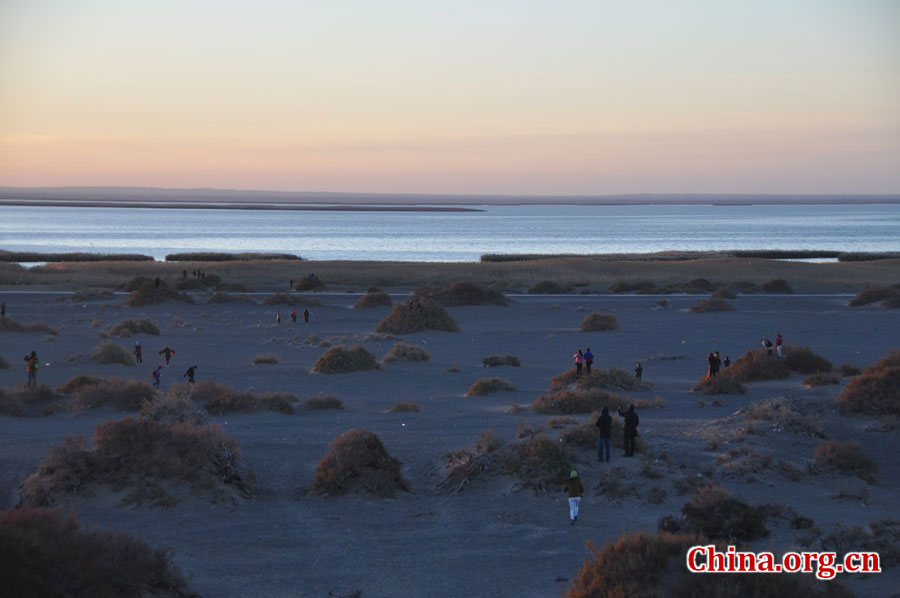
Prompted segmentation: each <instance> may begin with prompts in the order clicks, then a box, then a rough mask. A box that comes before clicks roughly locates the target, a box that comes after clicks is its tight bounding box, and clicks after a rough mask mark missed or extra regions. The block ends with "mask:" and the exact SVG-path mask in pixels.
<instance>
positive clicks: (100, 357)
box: [93, 341, 134, 365]
mask: <svg viewBox="0 0 900 598" xmlns="http://www.w3.org/2000/svg"><path fill="white" fill-rule="evenodd" d="M93 358H94V359H95V360H97V361H99V362H100V363H120V364H122V365H134V356H132V354H131V352H130V351H129V350H128V349H126V348H125V347H123V346H122V345H119V344H116V343H114V342H113V341H106V342H105V343H103V344H102V345H100V346H98V347H97V348H95V349H94V354H93Z"/></svg>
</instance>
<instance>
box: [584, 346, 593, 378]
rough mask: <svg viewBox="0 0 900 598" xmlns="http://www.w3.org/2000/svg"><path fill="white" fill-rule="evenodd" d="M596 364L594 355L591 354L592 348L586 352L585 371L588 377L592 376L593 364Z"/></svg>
mask: <svg viewBox="0 0 900 598" xmlns="http://www.w3.org/2000/svg"><path fill="white" fill-rule="evenodd" d="M593 363H594V354H593V353H591V348H590V347H588V348H587V351H585V352H584V369H585V371H586V372H587V375H588V376H590V375H591V364H593Z"/></svg>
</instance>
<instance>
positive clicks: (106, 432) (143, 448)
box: [20, 417, 249, 506]
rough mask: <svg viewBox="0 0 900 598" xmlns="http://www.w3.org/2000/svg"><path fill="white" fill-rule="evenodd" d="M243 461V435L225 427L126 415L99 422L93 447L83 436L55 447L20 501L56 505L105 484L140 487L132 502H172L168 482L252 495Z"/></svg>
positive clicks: (217, 492) (25, 484)
mask: <svg viewBox="0 0 900 598" xmlns="http://www.w3.org/2000/svg"><path fill="white" fill-rule="evenodd" d="M240 461H241V452H240V449H239V448H238V442H237V440H235V439H233V438H230V437H228V436H227V435H226V434H225V432H224V431H223V429H222V428H221V427H220V426H213V425H210V426H196V425H193V424H189V423H182V424H166V423H161V422H156V421H152V420H149V419H137V418H134V417H126V418H124V419H120V420H113V421H108V422H104V423H102V424H98V425H97V427H96V428H95V430H94V442H93V445H92V446H89V445H88V444H87V443H86V442H85V440H84V439H83V438H82V437H81V436H75V437H72V436H69V437H66V439H65V441H64V442H63V443H62V444H57V445H54V446H52V447H50V450H49V452H48V454H47V457H46V459H44V461H43V462H42V463H41V464H40V465H39V466H38V470H37V472H36V473H34V474H32V475H31V476H29V477H28V478H27V479H26V480H25V481H24V482H23V483H22V493H21V500H20V504H21V505H24V506H46V505H53V504H55V503H56V502H57V501H58V500H59V498H60V497H62V496H64V495H66V494H74V493H78V492H81V491H83V490H84V489H85V488H87V487H88V486H91V485H97V484H100V485H111V486H112V487H113V488H125V487H127V486H132V485H133V486H135V491H134V493H132V494H131V495H130V496H129V497H127V498H126V499H125V500H124V502H126V503H137V504H141V503H144V502H147V501H150V502H151V503H153V504H156V505H158V506H171V505H172V504H174V502H175V498H174V497H173V496H171V495H170V494H168V492H166V491H165V489H164V488H162V487H161V486H159V484H160V483H162V482H164V481H165V482H175V483H178V482H180V483H186V484H189V485H191V486H193V487H195V488H203V489H206V490H209V491H212V492H213V493H214V496H219V495H223V494H224V495H225V496H228V495H230V494H231V491H233V490H236V491H239V492H241V493H244V494H245V495H246V494H248V493H249V489H248V486H247V485H246V483H245V481H244V479H243V477H242V475H243V474H242V473H241V471H240V469H239V466H240ZM149 486H152V491H151V490H148V487H149Z"/></svg>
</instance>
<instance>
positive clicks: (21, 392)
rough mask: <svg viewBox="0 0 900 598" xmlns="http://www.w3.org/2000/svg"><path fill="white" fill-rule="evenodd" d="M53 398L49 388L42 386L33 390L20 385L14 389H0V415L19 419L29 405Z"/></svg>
mask: <svg viewBox="0 0 900 598" xmlns="http://www.w3.org/2000/svg"><path fill="white" fill-rule="evenodd" d="M55 397H56V395H55V394H53V391H52V390H50V387H49V386H46V385H44V384H39V385H37V386H36V387H35V388H33V389H32V388H27V387H25V386H24V385H21V384H20V385H18V386H16V387H14V388H0V415H12V416H15V417H21V416H23V415H25V411H26V409H27V408H28V405H30V404H31V403H39V402H43V401H49V400H52V399H54V398H55Z"/></svg>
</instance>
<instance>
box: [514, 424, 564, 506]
mask: <svg viewBox="0 0 900 598" xmlns="http://www.w3.org/2000/svg"><path fill="white" fill-rule="evenodd" d="M500 458H501V462H502V464H503V469H504V471H505V472H506V473H508V474H510V475H514V476H516V477H518V478H519V480H520V481H521V482H522V484H523V485H524V486H525V487H528V488H532V489H534V490H536V491H543V492H552V493H557V492H559V491H560V490H561V489H562V486H563V483H564V482H565V481H566V480H567V479H568V478H569V472H570V471H571V470H572V459H571V454H570V452H569V450H568V448H566V447H565V446H564V445H562V443H559V442H555V441H553V440H550V439H549V438H547V437H546V436H545V435H543V434H538V435H537V436H534V437H533V438H526V439H524V440H522V441H520V442H517V443H515V444H512V445H510V446H508V447H507V448H506V449H505V450H504V451H503V453H502V454H501V455H500Z"/></svg>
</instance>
